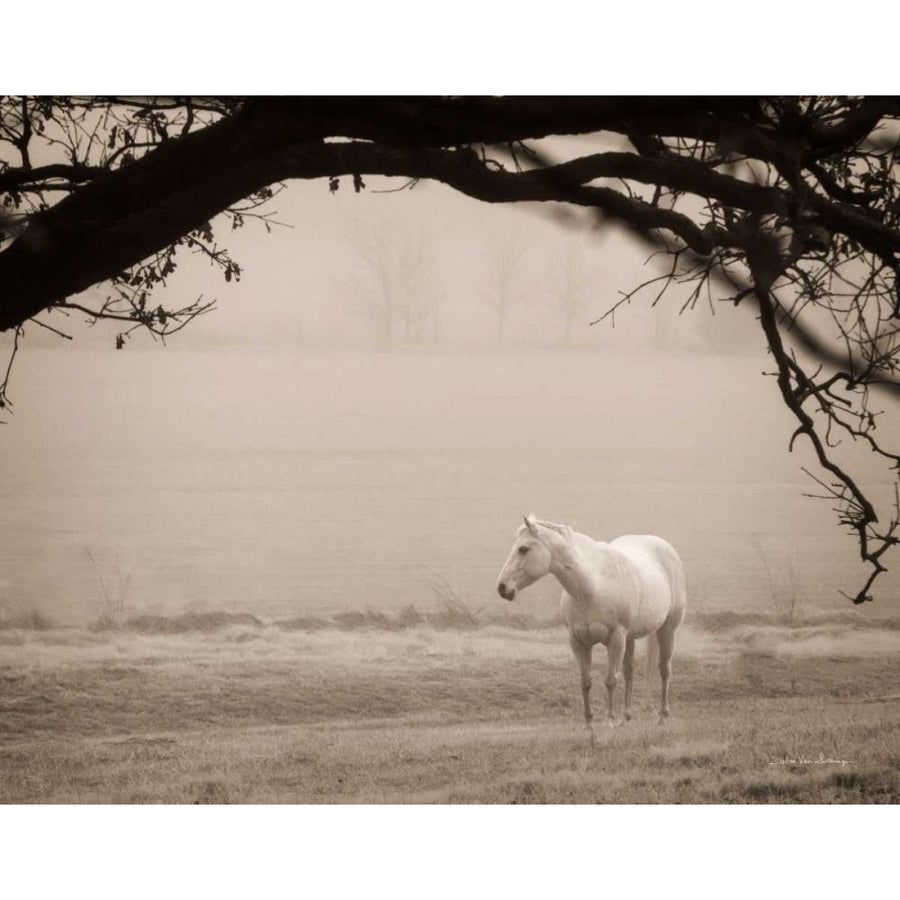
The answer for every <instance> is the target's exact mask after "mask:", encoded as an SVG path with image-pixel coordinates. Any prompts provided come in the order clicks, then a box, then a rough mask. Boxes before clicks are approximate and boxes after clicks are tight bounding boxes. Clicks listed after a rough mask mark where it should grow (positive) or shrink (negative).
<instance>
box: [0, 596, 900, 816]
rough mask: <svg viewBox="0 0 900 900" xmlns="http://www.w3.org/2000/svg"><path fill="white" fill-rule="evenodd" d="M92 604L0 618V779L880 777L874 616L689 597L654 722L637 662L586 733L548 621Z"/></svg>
mask: <svg viewBox="0 0 900 900" xmlns="http://www.w3.org/2000/svg"><path fill="white" fill-rule="evenodd" d="M106 626H107V627H105V628H101V627H97V628H94V629H89V628H88V629H82V628H78V629H76V628H54V627H52V626H51V624H50V623H48V622H45V621H43V620H40V619H39V618H36V619H33V620H31V621H18V622H10V621H7V622H6V623H5V627H4V628H2V629H0V802H3V803H96V802H101V803H409V802H411V803H772V802H774V803H896V802H897V801H898V799H900V766H898V764H900V685H898V681H897V667H896V659H897V652H898V650H900V627H898V623H897V621H896V620H874V619H865V618H863V617H861V616H857V615H854V614H852V613H849V612H848V613H846V614H832V615H828V616H820V617H819V618H818V620H816V621H810V620H806V621H802V622H800V623H799V624H796V625H795V627H793V628H791V627H788V626H786V625H778V624H774V623H773V622H771V621H769V620H768V619H767V618H766V617H764V616H743V617H742V616H740V615H737V614H732V613H723V614H719V615H709V616H707V617H705V618H697V619H695V621H694V622H693V623H692V624H691V625H690V626H686V627H685V628H684V629H683V637H682V640H681V643H680V649H679V655H678V658H677V661H676V671H675V680H674V687H673V719H672V720H671V721H670V723H669V724H667V725H665V726H659V725H657V724H656V716H655V715H654V711H655V704H656V700H657V691H658V688H657V687H656V685H654V689H653V691H654V694H653V701H652V704H650V703H645V702H643V701H642V700H641V701H640V702H639V703H638V715H637V719H636V720H635V721H633V722H630V723H627V724H623V725H621V726H619V727H616V728H612V729H610V728H607V727H604V726H602V725H600V724H598V726H597V735H598V740H597V743H596V745H595V746H593V747H591V746H590V745H589V744H588V742H587V740H586V737H585V734H584V733H583V728H582V725H581V722H580V694H579V691H578V687H577V680H576V676H575V669H574V664H573V662H572V660H571V659H570V657H569V650H568V647H567V645H566V640H565V636H564V634H563V630H562V628H561V627H560V626H559V625H558V624H554V623H551V622H539V621H535V620H525V619H521V618H520V619H512V618H509V619H495V620H494V621H490V620H486V619H483V618H477V617H468V618H467V617H466V616H465V615H464V614H463V615H460V614H459V610H457V611H456V612H455V613H454V612H453V611H449V610H445V611H444V612H443V613H440V614H435V615H430V616H426V615H421V614H419V613H416V612H415V611H414V610H406V611H404V612H402V613H399V614H396V615H393V616H384V615H371V614H343V615H341V616H336V617H331V618H319V619H310V620H292V621H289V620H285V621H280V622H274V623H273V622H268V623H267V622H262V621H260V620H258V619H256V618H254V617H253V616H235V615H227V614H206V615H193V616H191V615H187V616H181V617H170V618H164V617H153V618H151V617H142V618H137V619H133V620H131V621H128V622H124V623H119V624H118V625H116V626H115V627H111V626H110V624H109V623H106ZM598 650H600V651H601V652H600V653H599V654H597V656H595V690H594V694H595V697H594V703H595V712H596V713H597V721H598V723H599V722H602V718H603V717H602V711H603V703H604V698H603V685H602V680H603V678H602V672H603V665H604V664H605V654H604V653H603V652H602V648H598ZM641 662H642V661H641ZM639 675H640V673H639ZM642 691H643V684H642V682H640V687H639V689H638V697H639V698H641V696H642Z"/></svg>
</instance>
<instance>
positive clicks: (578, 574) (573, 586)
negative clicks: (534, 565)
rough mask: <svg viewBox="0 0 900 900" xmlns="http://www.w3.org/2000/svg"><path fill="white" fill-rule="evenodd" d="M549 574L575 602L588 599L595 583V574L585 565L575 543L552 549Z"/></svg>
mask: <svg viewBox="0 0 900 900" xmlns="http://www.w3.org/2000/svg"><path fill="white" fill-rule="evenodd" d="M550 572H551V574H553V575H554V576H555V577H556V580H557V581H558V582H559V583H560V584H561V585H562V586H563V588H564V589H565V591H566V593H568V594H569V595H570V596H572V597H574V598H575V599H576V600H578V599H581V598H586V597H588V596H589V595H590V594H591V593H592V592H593V589H594V588H595V586H596V583H597V574H596V572H595V571H594V570H593V568H592V567H591V566H589V565H588V564H587V561H586V560H585V557H584V555H583V554H582V553H580V552H579V550H578V547H577V545H576V544H575V543H572V544H570V545H568V546H566V547H559V548H555V549H554V552H553V555H552V557H551V560H550Z"/></svg>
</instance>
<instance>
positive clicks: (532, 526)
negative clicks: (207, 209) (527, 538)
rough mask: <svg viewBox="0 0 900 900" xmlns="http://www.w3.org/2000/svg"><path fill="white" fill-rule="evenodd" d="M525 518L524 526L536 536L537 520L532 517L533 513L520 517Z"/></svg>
mask: <svg viewBox="0 0 900 900" xmlns="http://www.w3.org/2000/svg"><path fill="white" fill-rule="evenodd" d="M522 518H523V519H524V520H525V526H526V527H527V528H528V530H529V531H530V532H531V533H532V534H533V535H534V536H535V537H537V533H538V529H537V521H536V520H535V518H534V513H530V514H529V515H527V516H523V517H522Z"/></svg>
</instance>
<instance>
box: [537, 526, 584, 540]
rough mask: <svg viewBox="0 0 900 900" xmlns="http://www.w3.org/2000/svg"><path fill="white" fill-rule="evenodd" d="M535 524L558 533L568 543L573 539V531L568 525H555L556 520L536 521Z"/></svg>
mask: <svg viewBox="0 0 900 900" xmlns="http://www.w3.org/2000/svg"><path fill="white" fill-rule="evenodd" d="M535 524H537V525H542V526H543V527H544V528H547V529H548V530H549V531H555V532H556V533H557V534H558V535H560V536H562V537H563V538H564V539H565V540H566V541H568V542H569V543H570V544H571V543H572V541H574V540H575V537H574V532H573V531H572V529H571V528H570V527H569V526H568V525H557V524H556V522H537V523H535Z"/></svg>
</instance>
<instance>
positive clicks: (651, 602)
mask: <svg viewBox="0 0 900 900" xmlns="http://www.w3.org/2000/svg"><path fill="white" fill-rule="evenodd" d="M609 546H610V547H614V548H615V549H616V550H618V551H619V552H620V553H622V555H623V556H625V557H626V558H627V559H628V560H629V562H630V563H631V564H632V567H633V569H634V571H635V573H636V575H637V577H638V579H639V581H640V582H641V583H642V585H643V588H644V597H643V598H642V599H643V603H642V605H646V606H647V607H652V609H651V608H648V609H646V612H647V614H648V615H650V616H651V618H653V619H657V618H659V617H660V616H661V618H660V621H659V624H662V622H663V621H672V620H675V621H676V622H680V621H681V619H682V617H683V616H684V608H685V603H686V599H687V598H686V589H685V577H684V566H683V565H682V563H681V558H680V557H679V555H678V553H677V551H676V550H675V548H674V547H673V546H672V545H671V544H670V543H669V542H668V541H665V540H663V539H662V538H661V537H657V536H656V535H653V534H626V535H623V536H622V537H619V538H616V539H615V540H614V541H611V542H610V545H609ZM657 627H658V626H657Z"/></svg>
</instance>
